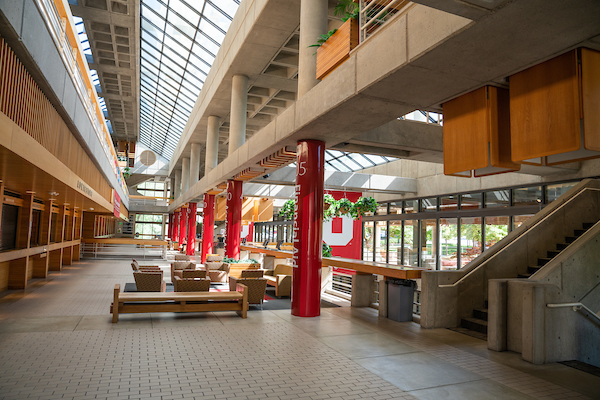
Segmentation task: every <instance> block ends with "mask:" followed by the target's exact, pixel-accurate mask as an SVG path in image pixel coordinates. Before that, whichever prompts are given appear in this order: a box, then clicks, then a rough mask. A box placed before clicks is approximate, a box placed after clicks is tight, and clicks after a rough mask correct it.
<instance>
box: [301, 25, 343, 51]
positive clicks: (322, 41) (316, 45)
mask: <svg viewBox="0 0 600 400" xmlns="http://www.w3.org/2000/svg"><path fill="white" fill-rule="evenodd" d="M336 32H337V29H332V30H330V31H329V32H327V33H326V34H324V35H321V36H320V37H319V40H317V43H315V44H311V45H310V46H308V47H321V46H322V45H323V43H325V42H326V41H327V39H329V38H330V37H331V36H332V35H333V34H334V33H336ZM315 54H316V53H315Z"/></svg>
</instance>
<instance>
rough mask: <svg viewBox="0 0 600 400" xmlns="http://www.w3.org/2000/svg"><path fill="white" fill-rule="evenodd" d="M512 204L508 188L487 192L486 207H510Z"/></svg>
mask: <svg viewBox="0 0 600 400" xmlns="http://www.w3.org/2000/svg"><path fill="white" fill-rule="evenodd" d="M509 205H510V192H509V191H508V190H493V191H490V192H485V207H486V208H491V207H508V206H509Z"/></svg>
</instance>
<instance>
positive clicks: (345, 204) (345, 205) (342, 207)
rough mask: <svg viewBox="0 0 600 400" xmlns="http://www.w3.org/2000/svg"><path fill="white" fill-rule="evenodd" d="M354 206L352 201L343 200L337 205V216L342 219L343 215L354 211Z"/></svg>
mask: <svg viewBox="0 0 600 400" xmlns="http://www.w3.org/2000/svg"><path fill="white" fill-rule="evenodd" d="M353 205H354V204H353V203H352V202H351V201H350V200H348V199H346V198H344V199H341V200H340V201H338V202H337V204H336V209H335V216H336V217H341V216H342V215H346V214H348V213H349V212H350V210H352V206H353Z"/></svg>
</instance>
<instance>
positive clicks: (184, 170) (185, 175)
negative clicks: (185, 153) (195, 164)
mask: <svg viewBox="0 0 600 400" xmlns="http://www.w3.org/2000/svg"><path fill="white" fill-rule="evenodd" d="M189 188H190V159H189V158H187V157H184V158H182V159H181V193H182V194H183V193H185V192H187V191H188V189H189Z"/></svg>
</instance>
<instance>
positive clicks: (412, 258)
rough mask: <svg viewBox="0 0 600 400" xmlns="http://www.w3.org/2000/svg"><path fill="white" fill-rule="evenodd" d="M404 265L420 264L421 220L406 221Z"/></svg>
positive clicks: (415, 265)
mask: <svg viewBox="0 0 600 400" xmlns="http://www.w3.org/2000/svg"><path fill="white" fill-rule="evenodd" d="M403 233H404V265H410V266H411V267H417V266H419V242H418V241H419V221H417V220H414V219H412V220H406V221H404V231H403Z"/></svg>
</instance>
